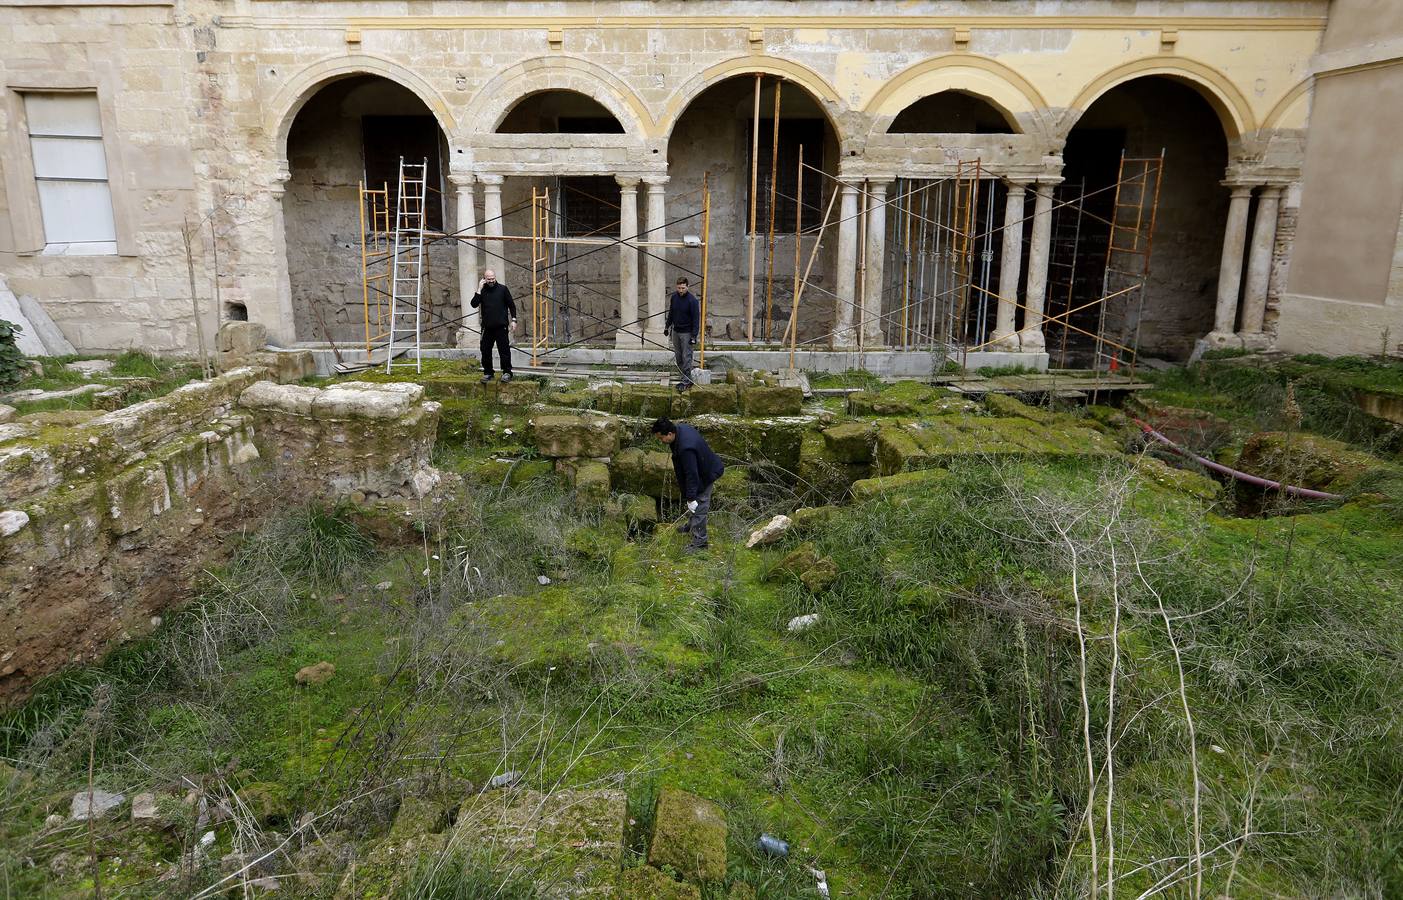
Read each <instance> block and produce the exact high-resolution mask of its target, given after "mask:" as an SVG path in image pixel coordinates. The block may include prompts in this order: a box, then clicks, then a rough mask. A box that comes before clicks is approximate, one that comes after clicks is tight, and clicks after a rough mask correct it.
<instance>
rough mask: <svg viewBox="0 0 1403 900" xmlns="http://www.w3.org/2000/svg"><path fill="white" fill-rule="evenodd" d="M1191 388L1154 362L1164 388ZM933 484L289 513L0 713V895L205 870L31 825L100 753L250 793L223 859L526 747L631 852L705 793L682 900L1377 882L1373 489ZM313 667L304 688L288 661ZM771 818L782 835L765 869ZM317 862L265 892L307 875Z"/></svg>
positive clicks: (501, 884)
mask: <svg viewBox="0 0 1403 900" xmlns="http://www.w3.org/2000/svg"><path fill="white" fill-rule="evenodd" d="M1178 377H1180V378H1182V379H1190V378H1194V377H1196V376H1192V375H1184V376H1178ZM1220 388H1221V383H1218V382H1215V383H1214V385H1210V386H1207V387H1205V386H1203V385H1202V383H1201V382H1197V381H1188V380H1183V381H1179V382H1172V381H1169V380H1168V379H1166V381H1164V382H1162V383H1161V390H1163V391H1166V392H1169V391H1177V392H1178V393H1177V395H1176V396H1177V399H1179V400H1180V402H1182V403H1185V404H1188V405H1212V404H1215V403H1217V402H1218V401H1217V400H1216V399H1215V397H1214V393H1215V392H1216V391H1217V390H1218V389H1220ZM1223 408H1225V409H1226V408H1228V407H1227V406H1226V405H1224V407H1223ZM471 460H472V454H471V452H470V451H468V450H463V449H461V448H458V449H453V450H451V452H450V450H447V449H446V450H445V451H444V453H443V454H441V458H440V462H441V463H443V464H449V465H453V464H467V462H469V461H471ZM937 484H938V486H936V487H931V486H926V487H924V488H921V489H918V490H915V491H911V492H906V493H898V494H893V495H887V496H879V497H877V498H876V499H873V500H869V501H867V502H865V503H862V504H857V505H850V506H845V507H842V508H841V509H840V510H839V511H838V512H836V513H835V514H833V515H832V516H831V517H829V518H827V519H826V520H824V522H823V524H821V525H817V526H814V527H813V528H812V529H811V530H809V531H808V532H806V533H804V534H802V535H797V536H794V537H792V538H790V539H789V540H787V541H786V542H784V543H782V544H780V545H778V546H776V547H773V548H768V549H763V550H746V549H744V547H743V542H744V537H745V535H746V534H747V533H748V531H749V529H750V527H751V526H752V525H753V524H754V523H755V522H757V521H762V520H764V519H765V518H767V517H768V516H769V515H770V514H771V513H773V512H775V511H777V510H778V509H781V508H784V507H785V501H784V499H783V495H782V493H770V494H767V495H765V499H759V498H758V495H757V499H755V500H752V501H750V502H748V503H737V504H734V505H732V506H731V507H730V508H729V509H726V510H723V511H722V512H720V513H718V514H717V515H716V516H715V517H714V518H713V547H712V549H711V550H710V551H709V552H708V553H706V554H704V555H702V556H700V557H685V556H683V555H682V553H681V544H680V536H678V535H675V534H673V533H671V532H669V531H666V530H660V531H659V533H658V534H657V535H655V536H648V535H643V536H639V535H633V536H630V535H629V533H628V532H627V529H626V527H625V525H624V524H623V523H622V522H619V521H615V520H612V519H609V518H606V517H604V516H602V514H601V513H600V511H599V510H597V509H587V508H580V507H577V506H576V505H575V504H574V502H573V500H572V498H570V497H569V496H568V495H565V494H562V493H560V492H559V489H558V488H557V487H556V486H555V484H554V481H553V479H549V478H543V479H537V480H533V481H529V482H526V483H523V484H518V485H512V484H511V483H510V481H509V480H497V479H493V481H492V482H491V483H486V484H470V485H469V486H468V488H467V489H466V490H464V491H463V492H462V493H461V494H460V495H458V496H457V497H455V498H454V499H453V500H452V501H451V502H449V503H446V504H444V505H443V506H442V507H440V508H436V509H435V510H434V511H432V512H429V511H425V510H417V511H415V510H411V511H410V514H409V515H401V517H400V518H402V522H398V523H390V522H387V521H386V519H385V518H384V517H383V516H380V517H374V516H371V517H367V514H365V513H361V512H357V511H354V510H351V509H322V508H317V507H311V508H307V509H304V510H301V511H299V512H297V513H296V514H295V515H291V516H288V517H284V518H280V519H278V520H277V521H276V522H274V523H272V524H271V525H269V526H268V527H266V528H264V529H262V530H261V531H260V532H258V533H257V534H254V535H252V536H251V537H249V538H247V539H246V540H245V542H244V544H243V545H242V547H241V548H240V550H239V552H238V553H237V555H236V557H235V559H234V561H233V562H232V563H230V564H229V565H228V566H227V567H224V568H222V569H220V570H218V571H214V572H211V573H210V575H209V577H208V579H207V582H206V584H205V587H204V589H203V591H202V594H201V599H200V602H199V603H197V604H196V605H194V606H193V607H191V608H190V609H188V610H187V611H185V612H184V613H181V614H179V615H176V616H172V617H171V620H170V621H168V622H167V623H166V624H165V625H164V626H163V627H162V629H161V630H160V631H159V632H157V634H156V635H154V636H153V637H152V638H150V639H148V640H145V641H142V642H140V643H139V644H136V645H134V646H130V647H128V648H126V649H124V650H122V651H120V652H119V653H117V654H115V655H114V656H113V657H112V658H111V659H110V660H109V661H108V662H107V663H106V664H105V665H104V666H102V667H100V668H92V669H85V670H77V671H73V672H71V673H68V674H66V675H64V676H61V677H59V678H56V679H52V680H51V681H50V682H48V683H47V684H46V685H45V686H44V688H43V690H41V691H40V693H39V694H38V695H37V696H36V697H35V699H34V700H33V701H32V702H31V703H30V704H28V705H27V706H25V707H23V708H21V709H19V710H16V711H13V712H11V713H10V714H8V715H7V716H6V718H5V719H4V720H3V722H0V735H2V736H3V738H2V739H3V746H0V755H3V757H4V758H5V759H6V760H8V761H9V762H10V763H11V764H12V765H13V766H14V769H13V770H12V771H10V772H9V773H8V774H6V775H5V776H4V780H5V784H4V785H3V789H0V803H2V804H3V807H0V892H3V893H0V895H3V896H7V897H29V896H37V897H45V896H54V897H57V896H79V895H82V896H89V895H91V894H92V893H93V891H94V887H95V884H94V881H95V880H97V881H100V882H101V885H102V888H103V893H104V895H108V896H153V895H157V894H160V893H162V892H167V893H172V894H178V895H193V894H195V893H197V892H198V890H199V889H200V888H201V887H203V886H204V885H208V884H211V883H213V882H214V881H216V880H217V879H218V877H219V875H218V873H217V871H215V868H214V867H211V868H207V869H200V868H198V867H195V866H190V867H189V869H190V871H188V872H186V873H185V875H184V876H183V878H184V880H177V881H175V882H159V881H157V880H155V879H157V877H158V876H159V875H160V874H161V873H162V872H165V871H168V870H169V869H170V868H171V866H172V864H173V863H174V862H175V861H177V860H179V859H181V858H182V855H183V854H186V853H188V852H189V850H190V848H191V847H192V846H193V845H194V844H195V843H196V842H197V841H198V838H199V830H198V829H196V828H195V827H194V824H193V821H189V819H191V818H192V817H191V816H187V818H186V819H180V818H179V817H177V819H176V825H175V827H174V828H172V829H171V830H169V831H166V832H152V831H148V830H144V829H140V828H136V827H134V826H131V825H129V824H126V823H125V821H124V820H123V821H122V823H121V824H118V823H117V822H118V820H113V821H111V822H104V823H101V824H100V825H98V826H96V827H95V828H94V829H93V830H92V831H89V830H88V829H87V828H86V827H85V826H82V825H76V824H68V825H64V826H62V827H60V828H57V829H45V828H44V827H43V821H44V818H45V816H46V814H48V813H50V812H54V811H64V812H66V809H67V805H68V800H69V798H71V796H72V794H73V792H74V791H76V790H79V789H81V788H83V787H84V786H86V785H87V784H88V783H89V770H90V768H91V771H92V782H93V783H94V784H96V785H98V786H100V787H105V788H108V789H122V790H124V791H125V792H126V793H127V794H128V795H129V796H130V795H131V794H132V793H133V792H135V791H137V790H141V789H159V788H171V787H174V786H178V787H179V789H180V792H183V791H184V789H185V787H187V786H188V785H190V784H195V785H199V786H200V787H201V788H203V789H204V790H206V791H208V792H209V793H210V795H211V796H212V797H219V796H232V795H234V794H236V793H237V794H238V795H239V796H241V797H249V796H255V797H258V798H263V801H261V804H260V808H259V809H255V810H249V811H247V813H246V814H241V815H239V816H237V817H236V819H235V821H234V822H233V823H226V824H225V825H224V826H221V827H219V828H217V829H216V832H217V846H216V853H215V854H214V855H215V858H216V859H217V858H218V857H219V856H220V855H222V854H227V853H230V852H234V851H246V850H249V849H250V848H254V847H260V848H262V847H267V846H269V845H270V844H271V845H277V843H278V841H279V840H280V839H281V837H283V836H286V835H287V834H288V833H289V832H290V831H291V830H292V829H293V828H294V827H295V826H296V825H297V823H298V822H299V821H301V820H302V818H303V816H304V814H306V813H312V814H314V815H316V816H318V817H320V818H318V820H317V830H318V833H320V834H322V835H325V836H327V840H328V841H329V840H331V838H332V837H333V836H339V838H338V839H339V840H343V841H344V842H345V843H347V844H349V845H351V846H360V847H363V846H368V844H369V842H370V841H371V840H373V839H374V838H375V837H376V836H377V835H379V834H382V833H383V832H384V831H385V829H387V828H388V826H389V823H390V821H391V820H392V818H393V814H394V810H395V806H396V804H397V803H398V801H399V797H400V796H401V795H402V794H404V793H408V792H411V789H410V788H408V787H406V785H412V786H413V788H412V792H414V793H417V794H422V795H428V796H437V797H444V798H458V799H461V798H462V797H465V796H468V795H469V793H470V787H469V786H470V785H473V786H480V785H482V784H483V783H484V782H485V781H487V780H488V779H490V778H491V777H492V776H494V775H497V774H501V773H503V772H506V771H519V772H522V773H524V775H523V777H524V781H525V782H526V783H527V784H528V785H530V786H532V787H535V788H537V789H542V790H550V789H553V788H557V787H593V786H611V787H612V786H619V787H622V788H623V789H625V790H626V791H627V792H628V795H629V814H630V817H631V821H632V824H631V826H630V828H629V832H628V844H629V849H628V851H627V853H626V865H635V864H638V863H639V862H641V858H642V854H643V852H644V851H645V848H646V834H647V830H648V819H649V817H650V815H651V811H652V807H651V801H652V798H654V797H656V794H657V791H658V790H659V788H661V787H663V786H678V787H681V788H684V789H686V790H689V791H692V792H694V793H697V794H699V795H702V796H705V797H708V798H710V799H712V800H715V801H716V802H718V803H720V804H721V805H722V807H723V808H724V809H725V811H726V813H727V817H728V820H729V823H730V831H729V851H730V852H729V868H728V873H727V878H726V880H725V882H723V883H718V884H715V885H710V886H708V888H707V891H706V896H708V897H722V896H725V893H726V890H727V889H728V887H729V886H730V885H732V884H735V883H746V884H749V885H750V886H752V887H753V888H755V889H756V890H757V895H758V896H761V897H778V898H785V897H813V896H815V890H814V878H813V876H812V875H811V874H810V872H809V871H808V868H807V867H808V866H809V865H812V866H815V867H818V868H821V869H823V870H825V871H826V872H827V875H828V880H829V883H830V885H831V887H832V890H833V893H834V895H835V896H848V897H891V898H925V897H966V896H990V897H1072V896H1085V895H1087V894H1088V893H1093V892H1097V891H1106V889H1107V883H1108V881H1111V880H1114V884H1115V888H1116V892H1117V893H1118V894H1120V895H1121V896H1144V895H1152V894H1154V893H1164V894H1167V895H1172V896H1219V895H1229V896H1262V897H1266V896H1283V895H1284V896H1322V897H1323V896H1364V897H1368V896H1377V897H1383V896H1398V895H1399V894H1400V893H1403V856H1400V851H1403V838H1400V835H1403V827H1400V826H1403V818H1400V817H1401V816H1403V805H1400V796H1399V793H1398V785H1399V784H1400V783H1403V741H1400V734H1399V730H1398V724H1397V723H1398V721H1399V713H1400V711H1403V710H1400V705H1403V704H1400V697H1403V692H1400V670H1399V659H1400V655H1403V654H1401V653H1400V651H1403V626H1400V624H1399V623H1400V622H1403V618H1400V616H1399V613H1400V609H1399V605H1400V599H1399V598H1400V597H1403V570H1400V568H1399V566H1398V559H1399V554H1398V547H1400V546H1403V522H1400V520H1399V519H1397V518H1395V517H1391V516H1389V515H1381V514H1380V509H1381V508H1382V506H1383V505H1384V503H1385V502H1386V501H1383V500H1380V499H1378V498H1376V497H1364V498H1361V499H1359V500H1356V501H1354V502H1351V503H1347V504H1337V505H1335V506H1334V507H1333V508H1330V507H1318V508H1314V509H1309V510H1308V509H1302V508H1296V509H1292V510H1290V512H1292V513H1295V514H1293V515H1283V516H1277V517H1271V518H1252V519H1247V518H1234V517H1229V516H1224V515H1221V514H1219V513H1218V512H1215V510H1214V509H1213V508H1210V507H1207V506H1205V505H1204V504H1203V503H1202V502H1200V501H1199V500H1197V499H1194V498H1192V497H1190V496H1188V495H1187V494H1182V493H1178V492H1175V491H1173V490H1171V489H1168V488H1161V487H1157V486H1155V485H1153V484H1151V483H1149V482H1148V481H1141V480H1140V479H1139V478H1137V477H1134V476H1132V475H1130V474H1128V472H1127V469H1126V468H1125V467H1124V466H1123V465H1121V464H1118V463H1107V462H1104V461H1101V462H1096V461H1069V462H1064V463H1059V464H1055V465H1031V464H1020V463H1007V462H1005V463H995V462H992V461H983V460H972V461H969V462H967V463H965V464H964V465H961V466H957V467H956V468H954V469H953V470H952V471H951V473H950V475H949V477H947V478H946V479H944V480H943V481H941V482H938V483H937ZM371 534H376V535H380V538H379V539H378V540H372V539H371V538H370V537H369V535H371ZM800 541H806V542H809V543H810V544H811V545H812V548H813V551H814V553H815V554H817V555H818V556H823V557H827V558H830V559H832V560H833V561H834V562H835V563H836V564H837V568H838V572H839V575H838V577H837V580H836V581H834V582H833V584H832V585H831V586H830V587H827V588H826V589H824V590H821V591H819V592H818V593H815V592H814V591H812V590H810V588H809V587H807V586H805V585H804V584H803V583H802V582H801V581H800V580H799V579H798V578H796V577H794V576H793V575H791V574H786V573H785V572H784V570H783V567H781V566H780V565H779V564H780V563H781V561H782V560H783V559H784V558H785V557H786V556H787V555H788V554H789V553H790V552H791V551H793V550H794V549H795V548H796V546H797V545H798V544H799V542H800ZM542 578H545V579H549V583H546V584H542V583H541V579H542ZM811 612H817V613H818V614H819V621H818V625H817V626H816V627H814V628H813V629H811V630H809V631H807V632H803V633H799V634H793V633H790V632H788V631H787V630H786V623H787V622H789V620H790V619H791V618H792V617H794V616H797V615H801V614H806V613H811ZM323 660H326V661H330V662H332V663H334V664H335V666H336V672H335V675H334V676H333V677H332V678H331V680H330V681H328V682H327V683H325V684H323V685H299V684H298V683H297V682H296V681H295V680H294V678H293V675H294V673H296V672H297V671H298V669H300V668H301V667H303V666H307V665H311V664H314V663H317V662H319V661H323ZM1108 748H1109V750H1108ZM761 832H768V833H771V834H776V835H780V836H782V837H784V838H785V839H787V840H788V841H789V842H790V844H791V848H792V849H791V856H790V858H789V859H788V860H773V859H770V858H768V857H765V856H763V855H762V854H760V853H759V852H758V850H757V849H756V847H755V841H756V838H757V837H758V835H759V834H760V833H761ZM1093 841H1094V846H1093ZM97 847H100V848H102V851H103V852H102V853H100V854H98V856H99V857H100V862H99V863H98V864H97V865H96V866H94V865H93V864H92V863H91V861H90V860H89V854H90V853H91V851H92V849H93V848H97ZM64 854H66V856H64ZM55 858H60V859H61V860H63V864H62V865H58V866H55V864H54V862H53V861H54V859H55ZM1197 860H1201V863H1200V862H1197ZM56 868H57V869H58V870H59V871H60V872H62V873H63V874H62V875H56V874H55V869H56ZM288 868H293V869H298V870H305V869H316V868H317V867H316V866H313V865H312V864H310V863H305V862H304V863H300V864H299V863H296V862H294V863H289V864H288ZM326 868H328V870H329V871H332V872H333V874H331V875H329V876H328V877H327V878H324V879H316V878H312V879H308V880H307V881H306V882H305V883H304V882H303V881H295V880H292V879H288V880H287V881H284V882H283V886H282V892H281V893H282V894H284V895H290V896H328V895H329V891H330V888H329V887H328V885H334V883H335V880H336V879H335V876H334V869H333V868H332V867H326ZM447 872H448V874H447V875H445V874H444V870H438V871H436V872H435V875H434V880H433V881H432V883H430V882H429V881H426V880H424V879H423V878H421V879H420V880H419V881H417V882H413V883H412V884H413V885H417V887H414V886H411V887H409V888H406V891H407V892H408V893H410V894H414V893H416V891H417V893H418V894H419V895H432V896H455V897H489V896H497V897H532V896H536V895H537V887H536V886H534V885H533V884H532V878H531V875H532V873H531V871H530V870H529V869H528V870H526V871H524V872H523V871H522V870H521V869H520V868H519V867H516V868H514V867H512V866H509V865H508V866H505V867H504V866H503V865H502V861H500V860H498V861H495V862H491V863H490V864H488V863H483V862H481V861H472V862H463V861H461V860H459V861H457V862H454V863H453V864H452V865H451V866H449V867H448V869H447ZM445 879H446V881H445ZM1196 883H1199V884H1200V885H1201V886H1200V887H1198V888H1195V884H1196ZM445 885H446V886H445Z"/></svg>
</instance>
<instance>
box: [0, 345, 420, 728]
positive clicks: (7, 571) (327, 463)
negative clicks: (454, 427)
mask: <svg viewBox="0 0 1403 900" xmlns="http://www.w3.org/2000/svg"><path fill="white" fill-rule="evenodd" d="M272 375H273V370H271V369H267V368H260V367H252V366H250V367H245V368H240V369H235V370H233V371H231V372H228V373H226V374H224V375H221V376H219V377H218V378H215V379H212V380H211V381H208V382H197V383H194V384H190V385H186V386H185V387H183V388H180V389H179V390H177V391H175V392H173V393H171V394H170V395H167V396H166V397H162V398H158V399H155V400H148V401H145V402H143V403H138V404H135V405H133V406H130V407H127V408H126V409H121V410H117V411H115V412H111V413H107V414H105V415H102V416H98V417H97V418H94V419H90V420H88V421H87V422H84V423H82V424H80V425H77V426H74V427H62V426H33V425H0V510H2V511H0V634H5V635H7V636H12V638H11V639H7V640H6V641H5V645H4V647H3V648H0V704H9V703H13V702H16V701H19V700H21V699H23V697H25V696H26V695H27V694H28V693H29V691H30V690H31V689H32V687H33V685H34V683H35V681H36V680H37V679H39V678H41V677H42V676H44V675H47V674H50V673H52V672H55V671H57V670H59V669H61V668H63V667H65V666H68V665H71V664H75V663H83V662H91V661H94V660H96V659H98V658H100V657H101V656H102V655H103V654H105V653H107V652H108V651H110V650H111V649H112V648H113V647H115V646H117V645H118V644H120V643H122V642H124V641H126V640H129V639H131V638H133V637H137V636H140V635H142V634H145V633H147V632H149V631H150V630H151V629H152V628H154V627H155V625H156V624H158V623H159V620H160V619H159V617H160V616H162V615H164V614H166V613H167V612H168V611H169V610H171V609H173V608H177V607H179V606H180V605H181V604H183V603H184V602H185V601H186V600H187V599H188V598H189V595H190V589H191V584H192V582H193V580H194V579H195V578H196V577H197V576H198V574H199V573H200V572H201V571H202V570H203V569H204V568H205V567H207V566H209V565H211V564H217V563H218V562H219V560H220V559H221V558H223V556H224V555H225V553H226V552H227V550H228V549H230V547H231V544H230V543H228V542H227V541H226V537H227V536H228V535H234V534H238V533H240V531H241V530H242V529H243V527H244V526H246V525H248V524H250V523H257V522H258V521H259V520H260V519H261V518H262V517H263V516H266V515H268V514H269V513H272V512H275V511H277V510H278V509H280V508H283V507H285V506H286V505H287V504H289V503H293V502H306V501H307V500H311V499H314V498H317V497H325V498H340V497H351V498H353V499H357V500H373V499H388V498H398V499H406V498H411V497H420V496H423V495H424V494H427V493H428V492H430V491H432V490H433V489H434V488H435V486H437V484H438V481H439V476H438V473H437V472H436V471H434V470H433V469H432V468H431V467H430V466H429V454H430V452H431V451H432V448H433V439H434V431H435V428H436V426H437V421H438V404H436V403H431V402H423V401H422V400H421V397H422V390H423V389H422V388H420V387H418V386H417V385H366V384H347V385H340V386H337V387H334V388H328V389H325V390H318V389H316V388H310V387H299V386H296V385H279V384H275V383H273V382H272V381H268V380H264V379H267V378H269V377H271V376H272Z"/></svg>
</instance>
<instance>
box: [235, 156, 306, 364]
mask: <svg viewBox="0 0 1403 900" xmlns="http://www.w3.org/2000/svg"><path fill="white" fill-rule="evenodd" d="M291 178H292V172H291V171H290V170H289V169H288V167H287V165H286V164H283V165H280V166H279V167H278V170H277V171H276V172H274V173H273V177H272V178H271V179H270V180H269V182H268V207H269V212H270V213H271V215H270V216H269V217H268V218H269V228H271V229H272V234H270V235H269V237H270V238H271V239H272V244H271V245H272V249H273V259H272V263H273V291H274V294H275V297H276V306H275V307H274V310H273V312H274V314H275V315H276V317H277V318H276V321H274V322H267V323H266V324H267V325H268V332H269V334H271V335H272V336H273V338H274V339H275V340H276V341H278V342H279V343H280V344H283V345H284V346H291V345H292V344H293V342H294V341H296V340H297V318H296V316H295V315H294V313H293V311H292V276H291V275H290V274H289V272H288V264H287V224H286V222H284V220H283V196H284V194H286V193H287V183H288V181H289V180H291ZM223 314H224V311H223V310H220V315H223ZM249 318H251V319H254V320H255V321H257V318H256V317H254V316H253V315H252V314H250V316H249Z"/></svg>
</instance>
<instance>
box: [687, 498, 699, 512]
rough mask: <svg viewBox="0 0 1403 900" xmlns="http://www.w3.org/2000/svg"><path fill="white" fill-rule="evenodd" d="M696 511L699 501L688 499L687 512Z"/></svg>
mask: <svg viewBox="0 0 1403 900" xmlns="http://www.w3.org/2000/svg"><path fill="white" fill-rule="evenodd" d="M696 511H697V501H695V500H688V501H687V512H689V513H694V512H696Z"/></svg>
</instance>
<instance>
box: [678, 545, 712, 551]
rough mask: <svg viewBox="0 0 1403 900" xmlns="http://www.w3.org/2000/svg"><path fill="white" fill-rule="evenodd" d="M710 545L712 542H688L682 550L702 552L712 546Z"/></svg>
mask: <svg viewBox="0 0 1403 900" xmlns="http://www.w3.org/2000/svg"><path fill="white" fill-rule="evenodd" d="M710 546H711V544H688V545H687V546H685V547H683V548H682V552H683V553H700V552H702V551H703V550H705V549H706V548H707V547H710Z"/></svg>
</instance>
